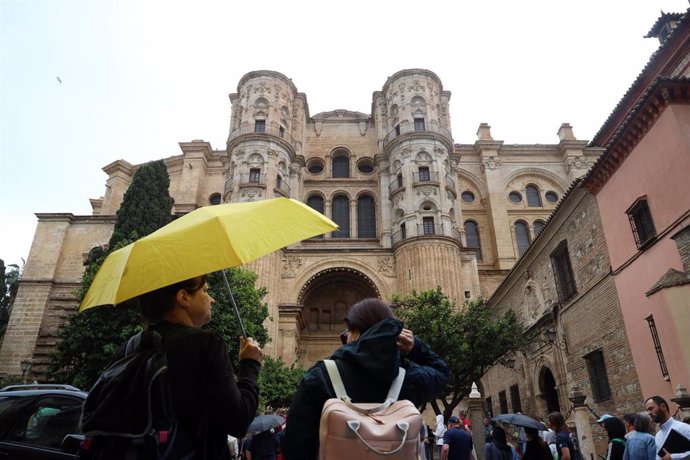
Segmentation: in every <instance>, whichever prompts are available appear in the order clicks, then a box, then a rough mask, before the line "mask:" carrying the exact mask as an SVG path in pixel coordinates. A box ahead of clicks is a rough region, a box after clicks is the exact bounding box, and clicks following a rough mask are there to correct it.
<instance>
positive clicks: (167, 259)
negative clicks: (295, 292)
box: [79, 198, 338, 311]
mask: <svg viewBox="0 0 690 460" xmlns="http://www.w3.org/2000/svg"><path fill="white" fill-rule="evenodd" d="M337 228H338V226H337V225H336V224H335V223H333V221H331V220H330V219H328V218H327V217H325V216H324V215H323V214H321V213H319V212H317V211H315V210H313V209H312V208H310V207H308V206H306V205H305V204H303V203H300V202H299V201H296V200H293V199H289V198H274V199H270V200H262V201H253V202H249V203H228V204H220V205H216V206H205V207H203V208H199V209H196V210H194V211H192V212H190V213H189V214H186V215H184V216H182V217H180V218H179V219H176V220H175V221H173V222H171V223H169V224H168V225H166V226H165V227H162V228H160V229H158V230H157V231H155V232H154V233H151V234H150V235H148V236H145V237H144V238H141V239H139V240H137V241H135V242H134V243H132V244H130V245H128V246H125V247H124V248H122V249H118V250H117V251H115V252H113V253H111V254H110V255H109V256H108V257H107V258H106V259H105V261H104V262H103V265H101V268H100V269H99V270H98V273H97V274H96V276H95V278H94V280H93V283H92V284H91V287H90V288H89V291H88V292H87V293H86V296H85V297H84V300H83V301H82V303H81V305H80V307H79V310H80V311H83V310H86V309H87V308H91V307H96V306H99V305H117V304H119V303H122V302H124V301H126V300H129V299H132V298H134V297H137V296H140V295H141V294H145V293H147V292H151V291H155V290H156V289H159V288H162V287H164V286H169V285H171V284H174V283H177V282H180V281H184V280H186V279H189V278H193V277H195V276H200V275H204V274H207V273H211V272H215V271H218V270H222V269H224V268H229V267H237V266H239V265H242V264H244V263H247V262H250V261H252V260H254V259H257V258H259V257H261V256H263V255H266V254H268V253H270V252H273V251H275V250H277V249H280V248H283V247H285V246H287V245H290V244H293V243H296V242H298V241H301V240H304V239H306V238H311V237H313V236H317V235H320V234H322V233H326V232H330V231H333V230H336V229H337Z"/></svg>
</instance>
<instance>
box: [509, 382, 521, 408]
mask: <svg viewBox="0 0 690 460" xmlns="http://www.w3.org/2000/svg"><path fill="white" fill-rule="evenodd" d="M510 407H511V409H513V413H514V414H515V413H517V412H522V404H521V403H520V389H519V388H518V386H517V385H513V386H511V387H510Z"/></svg>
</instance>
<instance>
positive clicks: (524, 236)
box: [515, 220, 530, 256]
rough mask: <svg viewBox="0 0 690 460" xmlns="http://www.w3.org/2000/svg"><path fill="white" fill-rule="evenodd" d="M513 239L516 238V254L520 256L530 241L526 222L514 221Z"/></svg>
mask: <svg viewBox="0 0 690 460" xmlns="http://www.w3.org/2000/svg"><path fill="white" fill-rule="evenodd" d="M515 239H516V240H517V245H518V256H521V255H522V254H524V253H525V251H526V250H527V248H528V247H529V243H530V238H529V230H528V229H527V222H524V221H522V220H518V221H517V222H515Z"/></svg>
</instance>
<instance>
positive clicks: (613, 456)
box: [602, 417, 626, 460]
mask: <svg viewBox="0 0 690 460" xmlns="http://www.w3.org/2000/svg"><path fill="white" fill-rule="evenodd" d="M602 426H603V427H604V431H606V434H607V435H608V437H609V445H608V449H607V451H606V460H623V452H624V451H625V443H626V440H625V425H623V421H622V420H621V419H619V418H618V417H609V418H607V419H606V420H604V421H603V422H602Z"/></svg>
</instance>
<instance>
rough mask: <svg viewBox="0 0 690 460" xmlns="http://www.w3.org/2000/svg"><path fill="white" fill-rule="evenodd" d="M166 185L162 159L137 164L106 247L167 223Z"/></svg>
mask: <svg viewBox="0 0 690 460" xmlns="http://www.w3.org/2000/svg"><path fill="white" fill-rule="evenodd" d="M169 188H170V176H168V170H167V168H166V166H165V163H164V162H163V160H158V161H154V162H151V163H147V164H145V165H143V166H141V167H140V168H139V169H138V170H137V172H136V173H135V174H134V177H133V178H132V184H131V185H130V186H129V188H128V189H127V192H126V193H125V196H124V197H123V198H122V205H121V206H120V209H118V210H117V220H116V221H115V228H114V229H113V234H112V236H111V237H110V242H109V243H108V247H109V248H114V247H115V246H116V245H117V244H118V243H120V242H121V241H123V240H131V241H135V240H137V239H139V238H141V237H143V236H146V235H148V234H150V233H153V232H155V231H156V230H158V229H159V228H161V227H163V226H164V225H165V224H167V223H169V222H170V220H171V219H172V216H171V210H172V199H171V198H170V193H169V192H168V189H169Z"/></svg>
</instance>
